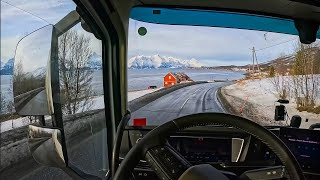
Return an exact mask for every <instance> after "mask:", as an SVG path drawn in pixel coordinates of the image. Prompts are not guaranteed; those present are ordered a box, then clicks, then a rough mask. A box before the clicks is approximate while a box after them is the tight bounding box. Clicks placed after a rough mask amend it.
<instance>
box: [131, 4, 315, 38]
mask: <svg viewBox="0 0 320 180" xmlns="http://www.w3.org/2000/svg"><path fill="white" fill-rule="evenodd" d="M130 18H132V19H134V20H138V21H142V22H148V23H156V24H171V25H190V26H209V27H224V28H235V29H249V30H257V31H267V32H275V33H283V34H292V35H299V31H300V30H299V31H298V30H297V28H296V26H295V22H294V21H293V20H291V19H283V18H275V17H268V16H261V15H252V14H245V13H234V12H225V11H208V10H189V9H188V10H186V9H171V8H150V7H135V8H132V10H131V14H130ZM316 26H317V29H318V28H319V24H317V25H316ZM304 32H306V31H304ZM316 32H317V34H316V37H317V38H320V32H319V31H316ZM301 34H305V33H301V32H300V35H301ZM304 37H306V38H308V37H309V36H304ZM310 37H312V35H311V36H310ZM313 37H314V34H313ZM300 39H301V37H300ZM303 39H305V38H302V39H301V40H303ZM310 39H311V38H309V40H308V41H310ZM308 41H305V42H308Z"/></svg>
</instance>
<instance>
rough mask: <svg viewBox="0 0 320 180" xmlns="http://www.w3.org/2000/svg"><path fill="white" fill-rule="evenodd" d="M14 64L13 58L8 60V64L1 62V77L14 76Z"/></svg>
mask: <svg viewBox="0 0 320 180" xmlns="http://www.w3.org/2000/svg"><path fill="white" fill-rule="evenodd" d="M13 64H14V59H13V58H11V59H9V60H8V62H6V63H3V62H2V61H1V75H12V74H13Z"/></svg>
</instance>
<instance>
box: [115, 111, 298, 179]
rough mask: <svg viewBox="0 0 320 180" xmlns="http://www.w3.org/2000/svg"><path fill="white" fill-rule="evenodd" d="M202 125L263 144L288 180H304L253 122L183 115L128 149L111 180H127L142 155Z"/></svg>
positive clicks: (291, 160)
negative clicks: (247, 136) (226, 129)
mask: <svg viewBox="0 0 320 180" xmlns="http://www.w3.org/2000/svg"><path fill="white" fill-rule="evenodd" d="M206 125H224V126H232V127H234V128H237V129H240V130H242V131H244V132H246V133H248V134H250V135H252V136H254V137H256V138H257V139H259V140H261V141H262V142H263V143H265V144H266V145H267V146H268V147H269V148H270V149H271V150H272V151H273V152H274V153H275V154H276V155H277V156H278V158H279V159H280V161H281V162H282V164H283V165H284V166H285V167H286V170H287V173H288V175H289V177H290V179H293V180H295V179H297V180H298V179H299V180H300V179H304V175H303V172H302V170H301V167H300V165H299V163H298V161H297V160H296V158H295V157H294V155H293V154H292V152H291V151H290V150H289V148H288V147H287V146H286V145H285V144H284V143H283V142H282V141H281V140H280V139H279V138H278V137H277V136H276V135H274V134H273V133H272V132H270V131H269V130H267V129H266V128H264V127H263V126H261V125H259V124H257V123H255V122H253V121H250V120H248V119H246V118H243V117H239V116H235V115H230V114H225V113H199V114H192V115H187V116H183V117H179V118H177V119H174V120H172V121H169V122H166V123H164V124H162V125H161V126H158V127H156V128H155V129H153V130H152V131H150V132H149V133H148V134H146V135H145V136H144V137H143V138H142V139H141V140H140V141H139V142H138V143H137V144H136V145H135V146H133V147H132V148H131V149H130V151H129V152H128V154H127V155H126V157H125V158H124V160H123V161H122V163H121V164H120V166H119V168H118V169H117V171H116V174H115V176H114V179H116V180H124V179H128V177H129V176H130V173H131V172H132V171H133V169H134V167H135V166H136V164H137V163H138V162H139V160H140V159H143V158H144V157H145V155H146V152H147V151H148V150H149V149H151V148H153V147H156V146H158V145H159V144H165V142H166V139H167V138H168V137H169V136H170V135H171V134H172V133H175V132H177V131H181V130H183V129H186V128H190V127H194V126H206Z"/></svg>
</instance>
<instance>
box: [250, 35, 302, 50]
mask: <svg viewBox="0 0 320 180" xmlns="http://www.w3.org/2000/svg"><path fill="white" fill-rule="evenodd" d="M294 40H297V38H294V39H290V40H287V41H284V42H280V43H278V44H274V45H271V46H267V47H264V48H261V49H257V50H256V51H261V50H264V49H268V48H271V47H274V46H278V45H280V44H284V43H287V42H290V41H294Z"/></svg>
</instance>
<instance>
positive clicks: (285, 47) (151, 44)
mask: <svg viewBox="0 0 320 180" xmlns="http://www.w3.org/2000/svg"><path fill="white" fill-rule="evenodd" d="M139 27H146V28H147V31H148V32H147V34H146V35H145V36H140V35H139V34H138V33H137V32H138V28H139ZM297 39H298V37H297V36H294V35H287V34H279V33H270V32H268V33H266V32H261V31H251V30H240V29H228V28H215V27H200V26H181V25H161V24H151V23H145V22H141V21H136V20H132V19H131V20H130V25H129V52H128V53H129V57H131V56H135V55H154V54H160V55H164V56H173V57H177V58H182V59H191V58H195V59H197V60H198V61H200V62H201V63H202V64H204V65H206V66H219V65H244V64H248V63H249V62H250V61H251V58H252V51H251V50H250V49H251V48H252V47H253V46H254V47H255V49H257V50H258V49H262V48H265V47H269V46H273V45H276V44H279V43H283V42H286V41H288V40H291V41H289V42H286V43H283V44H280V45H277V46H274V47H272V48H267V49H264V50H259V51H257V58H258V61H259V62H266V61H269V60H271V59H274V58H277V57H278V56H280V55H281V54H282V55H283V54H291V53H293V50H294V48H295V45H296V43H297Z"/></svg>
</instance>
